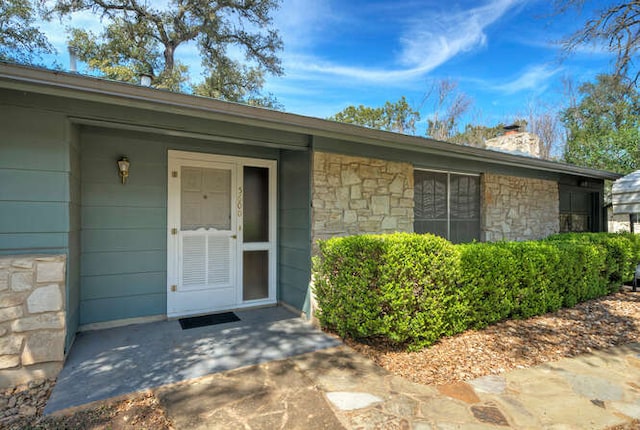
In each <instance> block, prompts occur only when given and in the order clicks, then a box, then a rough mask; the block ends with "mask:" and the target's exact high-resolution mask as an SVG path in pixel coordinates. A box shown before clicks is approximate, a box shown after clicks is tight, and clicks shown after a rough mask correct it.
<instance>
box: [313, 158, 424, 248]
mask: <svg viewBox="0 0 640 430" xmlns="http://www.w3.org/2000/svg"><path fill="white" fill-rule="evenodd" d="M312 206H313V209H312V240H313V244H314V250H315V249H316V241H317V240H318V239H326V238H329V237H332V236H346V235H353V234H364V233H393V232H396V231H402V232H411V231H413V166H411V164H408V163H399V162H392V161H385V160H378V159H373V158H364V157H352V156H347V155H340V154H333V153H326V152H314V154H313V184H312Z"/></svg>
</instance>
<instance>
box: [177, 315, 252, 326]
mask: <svg viewBox="0 0 640 430" xmlns="http://www.w3.org/2000/svg"><path fill="white" fill-rule="evenodd" d="M178 321H180V327H182V330H188V329H190V328H197V327H205V326H208V325H216V324H224V323H230V322H234V321H240V318H238V316H237V315H236V314H234V313H233V312H225V313H222V314H211V315H201V316H199V317H190V318H180V319H179V320H178Z"/></svg>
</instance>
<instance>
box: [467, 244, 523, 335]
mask: <svg viewBox="0 0 640 430" xmlns="http://www.w3.org/2000/svg"><path fill="white" fill-rule="evenodd" d="M458 246H459V248H460V258H461V264H460V267H461V268H462V274H461V277H460V290H461V293H462V294H463V296H464V300H465V302H466V303H467V304H468V306H469V313H468V314H467V316H466V323H467V326H469V327H474V328H481V327H485V326H487V325H489V324H492V323H495V322H498V321H502V320H504V319H506V318H507V317H508V316H509V315H511V312H512V310H513V292H514V291H515V289H516V287H517V282H518V276H517V273H516V271H515V270H514V268H515V266H516V265H517V264H518V263H517V261H516V259H515V255H514V254H513V252H512V250H511V249H510V248H509V247H508V246H505V244H504V243H472V244H465V245H458Z"/></svg>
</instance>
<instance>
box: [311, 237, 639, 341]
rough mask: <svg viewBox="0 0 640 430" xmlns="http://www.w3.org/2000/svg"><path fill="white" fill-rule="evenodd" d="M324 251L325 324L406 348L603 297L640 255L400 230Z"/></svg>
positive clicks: (635, 249)
mask: <svg viewBox="0 0 640 430" xmlns="http://www.w3.org/2000/svg"><path fill="white" fill-rule="evenodd" d="M319 246H320V255H319V256H318V257H315V258H314V284H315V285H314V293H315V295H316V298H317V303H318V307H319V312H318V314H317V315H318V319H319V321H320V323H321V324H322V325H323V326H324V327H326V328H328V329H330V330H333V331H335V332H337V333H338V334H339V335H341V336H343V337H351V338H355V339H360V340H366V339H371V338H381V339H383V340H384V341H385V342H387V343H391V344H395V345H399V346H406V347H408V348H409V349H418V348H421V347H424V346H428V345H431V344H433V343H434V342H436V341H437V340H438V339H440V338H441V337H443V336H448V335H452V334H455V333H459V332H461V331H464V330H465V329H467V328H470V327H471V328H479V327H484V326H486V325H489V324H492V323H495V322H498V321H502V320H505V319H508V318H529V317H531V316H534V315H540V314H543V313H546V312H549V311H555V310H557V309H559V308H560V307H562V306H574V305H575V304H576V303H578V302H581V301H584V300H588V299H592V298H596V297H600V296H603V295H606V294H608V293H609V292H611V291H614V290H616V289H618V288H619V287H620V285H621V284H622V281H627V280H630V279H631V277H632V276H633V270H634V268H635V265H636V263H637V262H638V261H639V259H638V258H639V257H640V240H639V239H638V238H637V236H635V235H624V234H606V233H605V234H602V233H594V234H590V233H588V234H563V235H554V236H552V237H550V238H548V239H546V240H542V241H535V242H533V241H532V242H498V243H472V244H464V245H453V244H451V243H450V242H448V241H447V240H445V239H442V238H440V237H436V236H433V235H430V234H425V235H419V234H408V233H396V234H391V235H363V236H350V237H340V238H332V239H329V240H326V241H320V242H319Z"/></svg>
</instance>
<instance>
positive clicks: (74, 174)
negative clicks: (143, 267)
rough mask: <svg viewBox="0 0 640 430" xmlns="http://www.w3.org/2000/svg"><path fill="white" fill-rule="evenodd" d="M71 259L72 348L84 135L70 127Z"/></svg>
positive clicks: (69, 317) (69, 326)
mask: <svg viewBox="0 0 640 430" xmlns="http://www.w3.org/2000/svg"><path fill="white" fill-rule="evenodd" d="M69 142H70V147H69V165H70V174H69V258H68V259H67V297H66V303H67V339H66V346H67V348H69V347H70V346H71V343H73V339H74V336H75V333H76V331H77V330H78V325H79V324H80V252H81V248H80V247H81V242H80V239H81V237H80V228H81V222H80V210H81V200H80V199H81V183H80V181H81V174H80V135H79V131H78V128H77V127H72V126H70V127H69Z"/></svg>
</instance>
